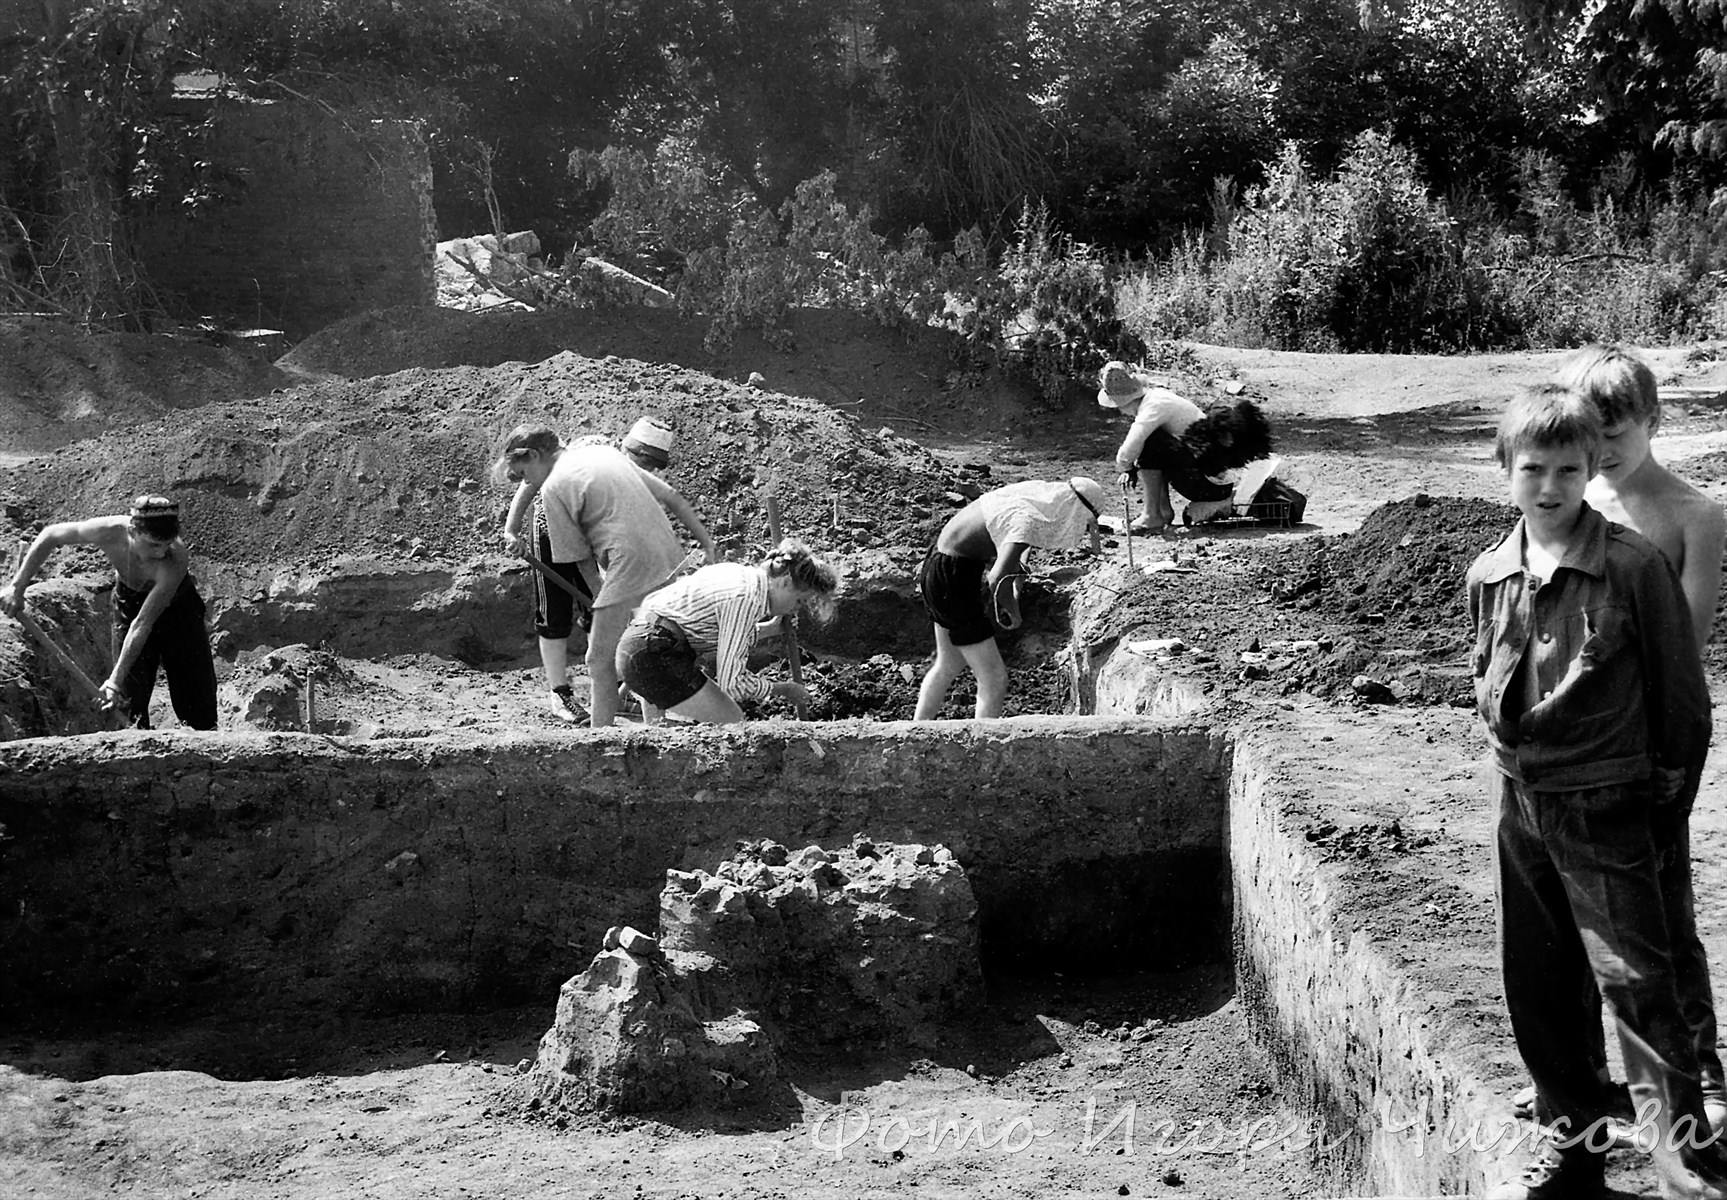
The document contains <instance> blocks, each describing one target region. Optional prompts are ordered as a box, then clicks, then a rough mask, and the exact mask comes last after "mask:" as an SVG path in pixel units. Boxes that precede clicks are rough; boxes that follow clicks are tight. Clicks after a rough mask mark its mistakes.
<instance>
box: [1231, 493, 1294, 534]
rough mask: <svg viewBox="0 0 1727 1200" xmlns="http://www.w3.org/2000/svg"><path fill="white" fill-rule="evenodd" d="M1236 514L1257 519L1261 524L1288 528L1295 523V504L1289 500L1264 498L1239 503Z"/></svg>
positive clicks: (1252, 519) (1251, 519) (1253, 519)
mask: <svg viewBox="0 0 1727 1200" xmlns="http://www.w3.org/2000/svg"><path fill="white" fill-rule="evenodd" d="M1235 515H1236V516H1238V517H1245V518H1246V519H1248V520H1250V521H1257V522H1258V523H1260V524H1261V525H1276V526H1278V527H1280V528H1283V529H1288V528H1289V527H1290V526H1292V525H1294V524H1295V506H1294V505H1292V504H1291V503H1290V502H1289V501H1287V500H1262V501H1259V502H1258V503H1255V504H1237V505H1236V506H1235Z"/></svg>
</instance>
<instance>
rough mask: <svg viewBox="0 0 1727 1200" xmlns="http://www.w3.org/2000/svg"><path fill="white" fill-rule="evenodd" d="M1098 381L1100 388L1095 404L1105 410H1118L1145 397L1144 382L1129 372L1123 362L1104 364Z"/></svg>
mask: <svg viewBox="0 0 1727 1200" xmlns="http://www.w3.org/2000/svg"><path fill="white" fill-rule="evenodd" d="M1099 379H1100V383H1101V386H1100V387H1099V388H1098V391H1097V402H1098V403H1099V404H1101V405H1103V407H1105V408H1120V407H1121V406H1122V405H1124V404H1132V403H1134V402H1135V401H1137V400H1141V399H1143V398H1144V397H1145V391H1146V382H1145V380H1144V379H1143V378H1142V377H1141V376H1139V375H1136V374H1134V373H1133V372H1132V371H1131V370H1129V369H1128V365H1127V364H1126V363H1124V362H1110V363H1105V364H1104V365H1103V373H1102V374H1101V376H1100V377H1099Z"/></svg>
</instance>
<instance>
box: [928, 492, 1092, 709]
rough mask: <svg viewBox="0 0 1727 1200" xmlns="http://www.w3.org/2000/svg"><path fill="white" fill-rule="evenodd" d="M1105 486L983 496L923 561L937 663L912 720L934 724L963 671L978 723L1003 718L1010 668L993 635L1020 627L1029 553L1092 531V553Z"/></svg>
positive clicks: (960, 515) (945, 528) (1067, 543)
mask: <svg viewBox="0 0 1727 1200" xmlns="http://www.w3.org/2000/svg"><path fill="white" fill-rule="evenodd" d="M1103 504H1104V491H1103V485H1102V484H1100V483H1098V482H1097V480H1095V479H1086V478H1084V477H1083V476H1081V477H1075V478H1073V479H1060V480H1054V481H1044V480H1039V479H1030V480H1027V481H1025V482H1024V483H1010V484H1008V485H1007V486H1006V487H1000V488H996V489H995V490H994V491H992V492H985V493H984V494H983V495H981V496H979V497H978V498H977V499H976V500H973V501H972V502H971V503H970V504H968V505H966V506H965V507H964V508H962V509H960V510H959V511H958V512H957V513H955V514H954V515H953V516H952V517H951V518H949V520H948V523H947V524H946V525H944V526H943V527H942V531H941V533H940V534H939V535H937V537H936V540H935V544H934V545H933V546H931V547H930V549H929V553H928V554H927V555H925V556H924V562H923V569H922V571H921V572H920V573H919V577H918V583H919V586H920V587H921V589H922V591H923V603H924V608H925V610H926V611H928V613H929V615H930V618H931V619H932V620H933V621H934V622H935V662H934V663H933V664H932V665H931V666H930V669H929V671H928V673H927V674H925V675H924V677H923V685H922V687H920V688H919V689H918V699H917V714H916V716H917V719H918V720H920V721H928V720H933V719H935V716H936V714H938V713H939V712H941V710H942V706H943V705H945V704H946V703H947V694H948V691H949V689H950V688H952V687H953V684H954V681H955V680H957V679H958V678H959V676H960V673H961V672H962V671H965V670H968V669H969V670H970V671H971V673H972V675H973V676H975V677H976V679H977V706H976V709H975V715H976V716H977V717H978V718H980V719H981V718H986V717H999V716H1001V710H1002V705H1003V703H1004V702H1005V700H1006V699H1007V664H1006V663H1005V662H1003V661H1002V657H1001V647H1000V646H998V645H997V644H996V640H995V635H996V629H997V627H998V626H999V627H1000V628H1003V629H1012V628H1014V627H1015V626H1017V625H1018V624H1019V599H1018V595H1017V584H1018V582H1019V578H1020V576H1021V575H1022V573H1023V568H1022V567H1021V565H1020V564H1021V560H1022V559H1023V558H1024V556H1025V553H1026V551H1027V550H1030V549H1033V548H1038V549H1044V550H1060V549H1065V548H1066V547H1069V546H1073V545H1075V544H1076V543H1078V542H1079V541H1080V540H1081V539H1082V538H1083V537H1084V536H1085V535H1086V532H1087V530H1088V529H1089V530H1090V531H1091V533H1092V538H1093V543H1092V544H1093V549H1096V533H1097V518H1098V514H1099V513H1100V512H1101V511H1102V509H1103Z"/></svg>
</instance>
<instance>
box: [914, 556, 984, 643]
mask: <svg viewBox="0 0 1727 1200" xmlns="http://www.w3.org/2000/svg"><path fill="white" fill-rule="evenodd" d="M988 569H989V564H988V563H984V562H979V561H978V560H977V559H975V558H957V557H955V556H954V555H952V554H943V553H942V552H941V551H940V550H937V549H935V548H934V547H933V546H932V547H930V552H929V553H928V554H926V555H924V560H923V569H922V570H921V571H920V572H919V573H918V586H919V587H920V588H921V589H922V591H923V606H924V611H926V612H928V613H929V615H930V619H931V620H933V621H934V622H935V623H936V624H937V625H940V626H941V627H942V628H943V629H945V630H947V635H948V640H949V641H951V642H952V643H953V644H954V645H956V646H975V645H977V644H978V643H979V642H987V641H989V639H991V638H993V637H994V636H995V625H994V624H993V623H991V621H990V619H989V610H988V609H987V608H986V607H985V606H984V597H983V577H984V574H985V572H986V571H988Z"/></svg>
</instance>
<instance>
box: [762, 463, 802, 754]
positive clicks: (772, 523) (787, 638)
mask: <svg viewBox="0 0 1727 1200" xmlns="http://www.w3.org/2000/svg"><path fill="white" fill-rule="evenodd" d="M762 507H763V508H764V509H766V510H767V514H768V540H769V541H771V542H773V544H774V545H775V546H778V545H779V544H780V502H779V497H777V496H775V495H774V494H773V493H772V492H771V491H770V492H764V493H763V494H762ZM797 622H798V618H797V613H795V612H790V613H787V614H786V615H785V617H784V619H783V620H782V622H781V625H780V629H781V633H780V648H781V650H782V651H783V652H784V653H785V656H786V662H788V663H789V664H791V674H792V682H793V683H798V684H801V683H802V682H803V681H804V664H803V654H802V652H800V651H799V649H798V623H797ZM794 707H795V708H796V709H797V714H798V720H800V721H807V720H809V719H810V706H809V705H808V704H807V703H805V702H804V701H802V700H799V701H796V703H795V704H794Z"/></svg>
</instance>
